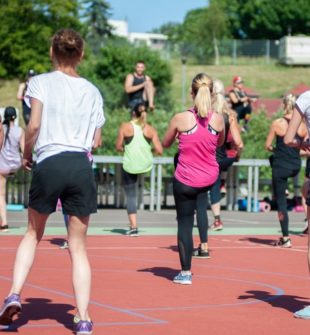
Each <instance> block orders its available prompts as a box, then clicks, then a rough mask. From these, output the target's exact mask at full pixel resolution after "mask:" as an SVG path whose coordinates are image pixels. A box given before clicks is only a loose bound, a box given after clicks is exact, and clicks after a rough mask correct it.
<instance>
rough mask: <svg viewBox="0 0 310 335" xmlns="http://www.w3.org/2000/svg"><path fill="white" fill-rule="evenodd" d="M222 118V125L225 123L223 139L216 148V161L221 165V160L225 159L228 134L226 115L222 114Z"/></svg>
mask: <svg viewBox="0 0 310 335" xmlns="http://www.w3.org/2000/svg"><path fill="white" fill-rule="evenodd" d="M223 117H224V123H225V138H224V143H223V145H222V146H220V147H217V148H216V161H217V162H218V163H221V161H222V160H224V159H225V158H227V153H226V142H227V136H228V132H229V120H228V115H227V114H223Z"/></svg>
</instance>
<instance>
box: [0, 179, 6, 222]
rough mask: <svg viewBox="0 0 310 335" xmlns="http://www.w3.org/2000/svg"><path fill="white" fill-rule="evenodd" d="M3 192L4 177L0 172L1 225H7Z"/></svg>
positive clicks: (4, 192)
mask: <svg viewBox="0 0 310 335" xmlns="http://www.w3.org/2000/svg"><path fill="white" fill-rule="evenodd" d="M5 194H6V177H5V176H3V175H1V174H0V216H1V226H2V227H4V226H6V225H7V216H6V201H5Z"/></svg>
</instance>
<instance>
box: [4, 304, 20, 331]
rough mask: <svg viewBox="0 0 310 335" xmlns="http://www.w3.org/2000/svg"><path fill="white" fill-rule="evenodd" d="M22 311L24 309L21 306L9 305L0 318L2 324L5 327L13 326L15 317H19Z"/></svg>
mask: <svg viewBox="0 0 310 335" xmlns="http://www.w3.org/2000/svg"><path fill="white" fill-rule="evenodd" d="M21 310H22V307H21V305H20V304H17V303H12V304H11V305H8V306H7V307H6V308H5V310H4V311H3V313H2V314H1V316H0V324H1V325H4V326H9V325H10V324H12V322H13V317H14V316H15V315H18V314H19V313H20V312H21Z"/></svg>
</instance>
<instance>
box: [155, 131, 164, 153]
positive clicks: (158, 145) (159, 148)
mask: <svg viewBox="0 0 310 335" xmlns="http://www.w3.org/2000/svg"><path fill="white" fill-rule="evenodd" d="M152 143H153V145H154V151H155V152H156V153H157V154H158V155H160V156H161V155H162V154H163V147H162V145H161V143H160V140H159V137H158V134H157V131H156V130H155V129H154V134H153V137H152Z"/></svg>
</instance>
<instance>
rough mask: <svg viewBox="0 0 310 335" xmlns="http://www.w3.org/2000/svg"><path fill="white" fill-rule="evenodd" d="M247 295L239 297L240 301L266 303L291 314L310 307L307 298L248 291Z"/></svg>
mask: <svg viewBox="0 0 310 335" xmlns="http://www.w3.org/2000/svg"><path fill="white" fill-rule="evenodd" d="M246 293H248V294H247V295H241V296H239V297H238V299H240V300H246V299H254V300H260V301H263V302H266V303H267V304H269V305H271V306H272V307H276V308H282V309H285V310H287V311H289V312H292V313H294V312H296V311H298V310H300V309H302V308H304V307H305V306H307V305H310V301H309V300H301V299H307V298H305V297H297V296H295V295H273V294H270V292H266V291H246Z"/></svg>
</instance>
